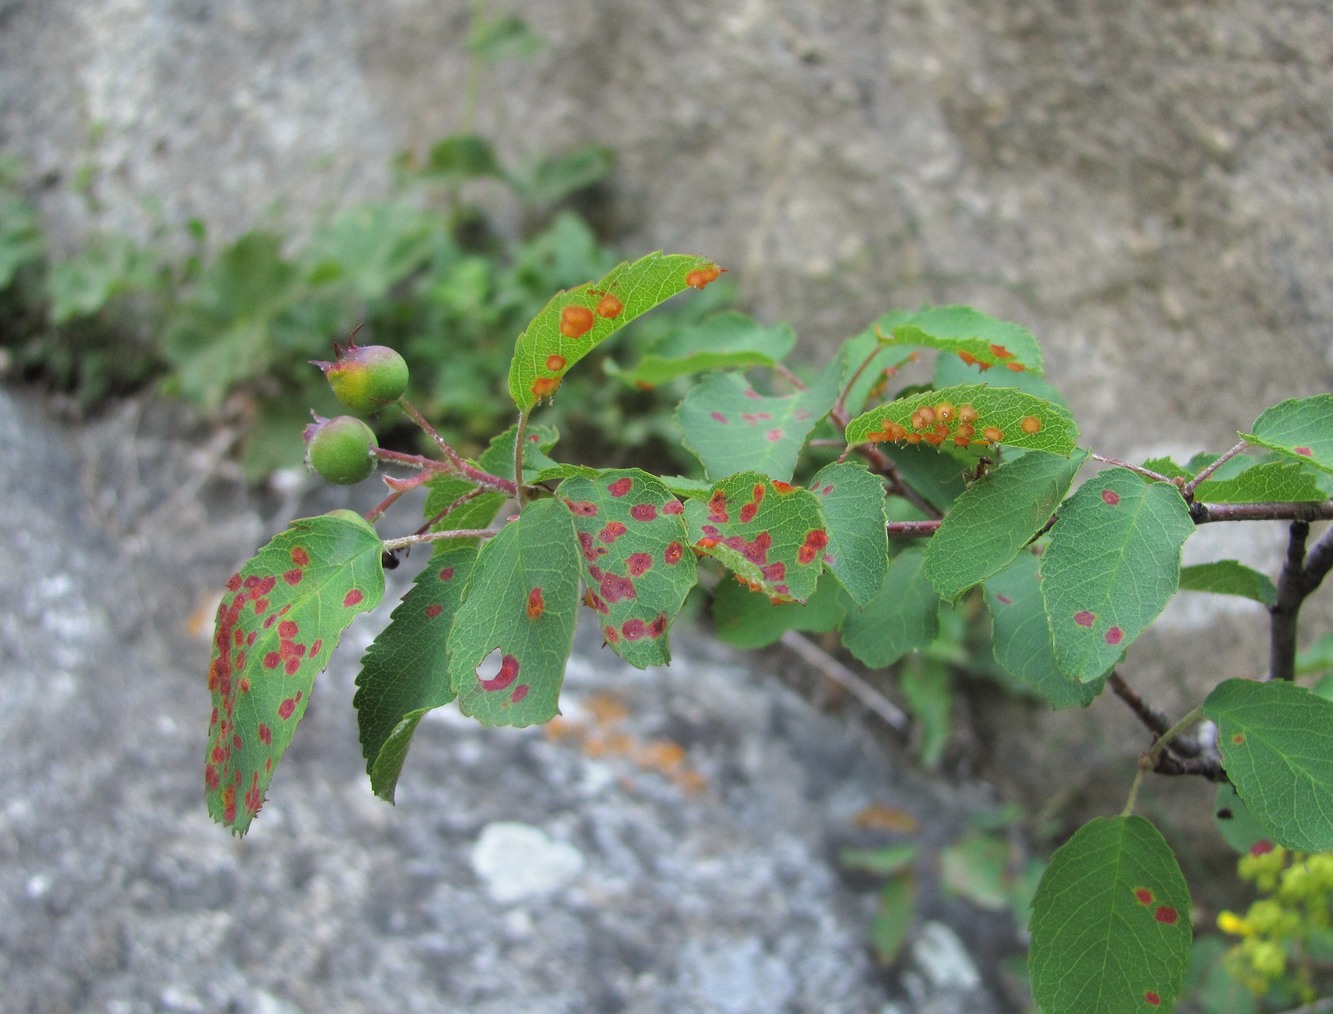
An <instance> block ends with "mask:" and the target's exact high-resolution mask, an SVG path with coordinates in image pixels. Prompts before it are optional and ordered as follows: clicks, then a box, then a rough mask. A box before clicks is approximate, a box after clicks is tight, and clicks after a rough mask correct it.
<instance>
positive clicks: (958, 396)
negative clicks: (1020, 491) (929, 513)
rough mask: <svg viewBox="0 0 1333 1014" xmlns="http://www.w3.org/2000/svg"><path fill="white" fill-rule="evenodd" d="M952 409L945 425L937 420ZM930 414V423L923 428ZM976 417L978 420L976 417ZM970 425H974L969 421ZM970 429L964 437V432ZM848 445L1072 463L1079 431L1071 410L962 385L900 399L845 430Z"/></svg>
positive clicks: (1016, 392)
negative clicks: (1006, 451)
mask: <svg viewBox="0 0 1333 1014" xmlns="http://www.w3.org/2000/svg"><path fill="white" fill-rule="evenodd" d="M941 405H946V406H949V407H950V408H951V409H952V412H950V413H948V415H949V418H948V419H947V420H939V419H937V418H936V414H937V411H938V409H939V407H940V406H941ZM927 410H928V412H929V421H928V422H922V421H921V420H922V419H923V418H924V416H923V413H926V412H927ZM973 412H975V415H972V413H973ZM968 420H971V421H968ZM968 426H970V427H971V431H970V432H969V431H968V430H966V429H963V430H961V431H960V429H959V428H960V427H968ZM845 436H846V439H847V443H848V444H849V445H852V446H855V445H856V444H864V443H898V444H927V445H932V446H935V447H940V448H943V449H959V448H963V447H965V446H970V447H976V448H980V447H983V446H986V445H989V444H1006V445H1008V446H1010V447H1023V448H1026V449H1028V450H1033V451H1047V452H1049V453H1051V454H1063V455H1065V456H1066V457H1068V456H1069V455H1070V454H1073V453H1074V441H1075V439H1076V438H1077V436H1078V430H1077V429H1076V428H1075V426H1074V419H1073V416H1071V415H1070V414H1069V412H1068V410H1067V409H1064V408H1061V407H1060V406H1059V405H1056V404H1054V403H1053V402H1049V401H1046V400H1044V399H1042V398H1038V397H1036V396H1034V395H1031V394H1028V393H1027V392H1025V391H1019V390H1016V389H1014V388H1007V387H989V386H987V385H986V384H964V385H962V386H960V387H945V388H941V389H939V390H938V391H923V392H921V393H920V394H914V395H911V396H909V397H906V398H898V399H896V400H894V401H891V402H889V403H888V404H887V405H881V406H879V407H878V408H873V409H871V410H870V411H869V412H864V413H862V414H861V415H859V416H857V417H856V418H855V419H853V420H852V421H851V422H849V423H848V424H847V429H846V432H845Z"/></svg>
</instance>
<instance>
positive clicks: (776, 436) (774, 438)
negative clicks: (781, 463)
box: [764, 429, 782, 444]
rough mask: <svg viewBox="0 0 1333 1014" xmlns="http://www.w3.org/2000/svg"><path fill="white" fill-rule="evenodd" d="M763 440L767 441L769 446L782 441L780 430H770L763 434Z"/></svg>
mask: <svg viewBox="0 0 1333 1014" xmlns="http://www.w3.org/2000/svg"><path fill="white" fill-rule="evenodd" d="M764 439H765V440H767V441H768V442H769V443H770V444H776V443H777V442H778V441H779V440H781V439H782V430H780V429H771V430H769V431H768V432H767V433H765V434H764Z"/></svg>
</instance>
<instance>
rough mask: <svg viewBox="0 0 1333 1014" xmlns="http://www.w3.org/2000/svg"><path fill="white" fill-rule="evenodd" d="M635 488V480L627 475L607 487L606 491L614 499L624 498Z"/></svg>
mask: <svg viewBox="0 0 1333 1014" xmlns="http://www.w3.org/2000/svg"><path fill="white" fill-rule="evenodd" d="M633 488H634V480H633V479H631V478H630V477H629V476H627V475H623V476H621V477H620V478H619V479H617V480H616V481H615V482H613V483H611V484H610V485H609V486H607V487H606V491H607V492H608V493H610V494H611V495H612V496H614V497H622V496H624V495H625V494H626V493H628V492H629V491H630V490H631V489H633Z"/></svg>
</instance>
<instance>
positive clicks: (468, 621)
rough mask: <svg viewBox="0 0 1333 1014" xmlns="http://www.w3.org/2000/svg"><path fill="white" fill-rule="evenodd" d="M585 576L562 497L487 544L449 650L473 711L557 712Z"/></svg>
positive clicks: (531, 509)
mask: <svg viewBox="0 0 1333 1014" xmlns="http://www.w3.org/2000/svg"><path fill="white" fill-rule="evenodd" d="M578 575H579V551H578V541H577V539H576V538H575V535H574V521H573V518H571V517H570V514H569V511H568V510H567V509H566V508H565V505H564V504H563V503H561V502H560V501H558V500H538V501H535V502H534V503H530V504H528V505H527V507H526V508H524V510H523V513H522V514H521V515H519V518H518V520H517V521H513V522H510V523H509V524H508V525H506V526H505V527H504V528H503V529H501V531H500V534H499V535H497V536H495V537H494V538H493V539H491V540H490V541H489V542H487V543H486V544H485V545H484V546H482V548H481V552H480V553H479V554H478V556H477V563H476V565H475V567H474V568H473V571H472V579H471V581H470V582H469V583H468V587H467V593H466V594H467V597H466V598H465V599H464V600H463V604H462V606H460V607H459V609H458V612H457V613H456V614H455V617H454V624H453V627H452V628H451V629H450V631H449V641H448V649H447V650H448V654H449V659H448V666H449V684H450V686H451V687H452V688H453V691H454V693H456V694H457V695H458V706H459V708H460V709H462V711H463V713H464V714H465V715H474V716H476V718H477V719H478V720H479V721H481V722H482V723H483V724H484V725H518V726H522V725H535V724H537V723H540V722H546V721H549V720H550V719H551V718H553V717H555V715H556V713H557V711H558V710H559V698H560V686H561V684H562V683H563V682H564V677H565V663H566V662H567V661H568V659H569V653H570V650H571V649H572V648H573V644H574V621H575V619H576V615H577V612H578V594H579V578H578ZM483 664H484V666H485V668H484V671H483Z"/></svg>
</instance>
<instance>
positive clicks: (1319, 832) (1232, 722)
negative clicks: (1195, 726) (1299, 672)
mask: <svg viewBox="0 0 1333 1014" xmlns="http://www.w3.org/2000/svg"><path fill="white" fill-rule="evenodd" d="M1203 714H1204V717H1205V718H1207V719H1209V720H1210V721H1213V722H1216V723H1217V748H1218V750H1219V751H1220V752H1221V754H1222V767H1223V768H1225V769H1226V773H1227V777H1228V778H1230V779H1231V784H1232V785H1234V786H1235V787H1236V791H1237V792H1238V793H1240V797H1241V799H1243V800H1245V804H1246V805H1247V806H1248V807H1249V808H1250V812H1251V813H1252V814H1254V816H1255V818H1256V819H1257V820H1258V821H1259V822H1260V823H1261V824H1262V825H1264V826H1265V827H1267V828H1268V829H1269V831H1270V832H1271V834H1272V837H1273V840H1274V841H1276V842H1277V843H1278V844H1280V845H1285V846H1286V847H1287V848H1293V849H1300V850H1302V851H1305V852H1326V851H1328V850H1330V849H1333V701H1330V700H1327V699H1326V698H1323V697H1320V696H1318V695H1317V694H1314V693H1312V692H1311V691H1309V690H1308V689H1306V688H1305V687H1298V686H1295V685H1294V684H1291V683H1286V682H1284V681H1282V680H1273V681H1270V682H1265V683H1259V682H1256V681H1254V680H1238V679H1231V680H1226V681H1224V682H1222V683H1220V684H1218V686H1217V687H1216V688H1215V689H1214V690H1213V692H1212V693H1210V694H1209V695H1208V698H1207V699H1206V700H1205V701H1204V702H1203Z"/></svg>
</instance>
